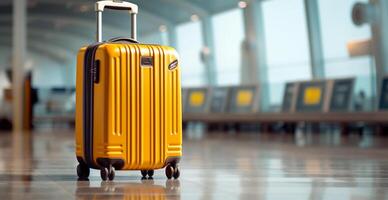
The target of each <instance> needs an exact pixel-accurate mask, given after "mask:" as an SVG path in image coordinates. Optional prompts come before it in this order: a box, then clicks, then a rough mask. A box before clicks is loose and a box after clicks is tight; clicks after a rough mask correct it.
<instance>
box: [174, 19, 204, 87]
mask: <svg viewBox="0 0 388 200" xmlns="http://www.w3.org/2000/svg"><path fill="white" fill-rule="evenodd" d="M177 42H178V52H179V55H180V58H181V67H182V68H181V69H182V85H183V86H201V85H203V84H204V83H205V77H206V76H205V73H204V65H203V63H202V61H201V59H200V52H201V49H202V47H203V41H202V34H201V24H200V22H189V23H185V24H181V25H179V26H178V27H177Z"/></svg>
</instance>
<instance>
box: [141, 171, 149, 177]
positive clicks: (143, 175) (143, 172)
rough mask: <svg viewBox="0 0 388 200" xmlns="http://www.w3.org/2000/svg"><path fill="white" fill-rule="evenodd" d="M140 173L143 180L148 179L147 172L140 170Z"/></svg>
mask: <svg viewBox="0 0 388 200" xmlns="http://www.w3.org/2000/svg"><path fill="white" fill-rule="evenodd" d="M140 173H141V176H142V177H143V178H145V177H147V170H140Z"/></svg>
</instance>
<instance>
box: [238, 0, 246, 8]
mask: <svg viewBox="0 0 388 200" xmlns="http://www.w3.org/2000/svg"><path fill="white" fill-rule="evenodd" d="M247 6H248V4H247V2H245V1H239V2H238V7H240V8H246V7H247Z"/></svg>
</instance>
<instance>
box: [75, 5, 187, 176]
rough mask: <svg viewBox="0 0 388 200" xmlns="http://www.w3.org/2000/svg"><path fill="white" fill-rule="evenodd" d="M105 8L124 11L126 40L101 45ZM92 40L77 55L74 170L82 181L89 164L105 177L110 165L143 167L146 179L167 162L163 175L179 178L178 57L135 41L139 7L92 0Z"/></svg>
mask: <svg viewBox="0 0 388 200" xmlns="http://www.w3.org/2000/svg"><path fill="white" fill-rule="evenodd" d="M104 8H111V9H127V10H129V11H130V13H131V16H132V20H131V21H132V23H131V24H132V38H131V39H126V38H115V39H112V40H108V41H105V42H101V33H102V30H101V29H102V27H101V18H102V12H103V10H104ZM96 12H97V19H98V23H97V41H98V42H97V43H95V44H92V45H90V46H88V47H83V48H81V49H80V51H79V53H78V56H77V83H76V156H77V160H78V162H79V164H78V166H77V175H78V177H79V178H81V179H87V178H88V176H89V173H90V168H93V169H99V170H100V172H101V178H102V179H103V180H107V179H109V180H113V179H114V176H115V170H141V174H142V175H143V177H146V176H149V177H152V175H153V174H154V169H160V168H163V167H166V170H165V172H166V176H167V178H169V179H170V178H172V177H174V178H178V177H179V174H180V171H179V168H178V163H179V161H180V158H181V156H182V109H181V107H182V105H181V84H180V82H181V80H180V68H179V62H178V55H177V53H176V51H175V50H174V49H173V48H171V47H166V46H159V45H147V44H139V43H137V42H136V14H137V6H136V5H134V4H131V3H128V2H113V1H98V2H96Z"/></svg>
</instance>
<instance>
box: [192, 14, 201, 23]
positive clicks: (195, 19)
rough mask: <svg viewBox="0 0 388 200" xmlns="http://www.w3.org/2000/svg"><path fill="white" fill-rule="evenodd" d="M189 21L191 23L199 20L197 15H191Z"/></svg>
mask: <svg viewBox="0 0 388 200" xmlns="http://www.w3.org/2000/svg"><path fill="white" fill-rule="evenodd" d="M190 19H191V21H193V22H196V21H198V20H199V17H198V15H196V14H193V15H191V17H190Z"/></svg>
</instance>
